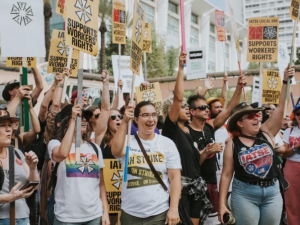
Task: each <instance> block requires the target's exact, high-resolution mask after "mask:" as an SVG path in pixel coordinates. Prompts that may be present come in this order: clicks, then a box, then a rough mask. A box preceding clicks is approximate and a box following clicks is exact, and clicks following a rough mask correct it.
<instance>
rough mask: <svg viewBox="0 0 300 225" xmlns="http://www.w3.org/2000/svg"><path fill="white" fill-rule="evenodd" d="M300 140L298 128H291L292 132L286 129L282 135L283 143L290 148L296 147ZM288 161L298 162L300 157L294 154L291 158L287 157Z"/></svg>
mask: <svg viewBox="0 0 300 225" xmlns="http://www.w3.org/2000/svg"><path fill="white" fill-rule="evenodd" d="M299 139H300V130H299V128H298V126H295V127H293V130H292V131H291V128H288V129H286V130H285V131H284V133H283V141H284V142H285V143H287V144H289V145H290V148H292V147H293V146H295V145H297V144H298V142H299ZM288 159H289V160H292V161H294V162H300V155H299V154H297V153H295V154H293V155H292V156H290V157H288Z"/></svg>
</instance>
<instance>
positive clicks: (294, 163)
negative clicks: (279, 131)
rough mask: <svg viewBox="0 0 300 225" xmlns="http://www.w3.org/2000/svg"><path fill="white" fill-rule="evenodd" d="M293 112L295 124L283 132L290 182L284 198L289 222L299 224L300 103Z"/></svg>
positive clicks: (288, 179) (286, 171)
mask: <svg viewBox="0 0 300 225" xmlns="http://www.w3.org/2000/svg"><path fill="white" fill-rule="evenodd" d="M293 113H294V118H293V124H292V125H293V126H292V127H291V128H287V129H286V130H285V131H284V134H283V142H284V146H285V149H286V151H285V153H284V154H283V157H285V158H287V160H286V163H285V167H284V169H283V172H284V176H285V178H286V179H287V181H288V182H289V183H290V187H289V189H288V190H287V191H286V192H285V193H284V200H285V208H286V213H287V223H288V224H299V223H300V215H299V207H300V196H299V187H300V179H299V177H300V176H299V175H300V141H299V140H300V103H298V104H297V105H296V106H295V107H294V110H293ZM297 207H298V208H297Z"/></svg>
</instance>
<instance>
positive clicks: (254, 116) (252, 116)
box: [241, 113, 260, 121]
mask: <svg viewBox="0 0 300 225" xmlns="http://www.w3.org/2000/svg"><path fill="white" fill-rule="evenodd" d="M259 117H260V115H259V114H257V113H252V114H249V115H248V116H246V117H244V118H242V119H241V121H242V120H244V119H248V120H254V119H255V118H259Z"/></svg>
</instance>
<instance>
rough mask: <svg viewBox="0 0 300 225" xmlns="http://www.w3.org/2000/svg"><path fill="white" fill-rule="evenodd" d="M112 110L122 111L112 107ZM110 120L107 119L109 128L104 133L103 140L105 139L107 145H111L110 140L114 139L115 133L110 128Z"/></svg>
mask: <svg viewBox="0 0 300 225" xmlns="http://www.w3.org/2000/svg"><path fill="white" fill-rule="evenodd" d="M110 111H117V112H119V113H120V111H119V110H117V109H111V110H110ZM109 120H110V118H109V119H108V121H107V129H106V132H105V134H104V137H103V140H104V144H106V145H108V146H109V147H110V144H111V143H110V142H111V140H112V139H113V137H114V134H113V133H112V132H111V131H110V129H109V125H108V123H109Z"/></svg>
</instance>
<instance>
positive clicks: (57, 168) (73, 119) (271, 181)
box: [0, 53, 300, 225]
mask: <svg viewBox="0 0 300 225" xmlns="http://www.w3.org/2000/svg"><path fill="white" fill-rule="evenodd" d="M185 61H186V53H181V54H180V57H179V69H178V75H177V78H176V84H175V88H174V92H173V95H172V96H170V97H169V98H167V99H166V100H165V101H164V102H163V105H162V112H157V111H156V108H155V106H154V105H153V104H152V103H151V102H145V101H142V102H136V100H135V96H130V94H128V93H124V94H123V98H124V99H123V100H124V102H125V105H124V106H122V107H121V108H118V105H119V104H118V103H119V102H120V101H121V99H119V96H122V95H119V94H116V95H115V99H114V100H113V103H112V104H111V103H110V96H109V81H108V77H109V74H108V71H106V70H104V71H102V74H101V77H102V82H103V89H102V97H101V103H100V104H98V105H92V104H93V102H92V99H90V98H88V97H87V95H86V94H85V93H84V92H83V93H82V96H81V101H80V102H81V104H78V98H77V96H78V93H77V91H74V92H73V94H72V96H71V99H70V103H61V98H62V94H63V85H64V78H65V77H66V76H69V75H70V70H69V69H65V70H64V71H63V72H62V73H57V74H56V76H55V80H54V83H53V85H52V86H51V88H50V89H49V90H47V91H46V92H45V94H44V97H43V100H42V102H41V106H40V109H39V110H38V112H39V113H38V115H36V113H35V110H34V109H33V107H34V106H35V104H36V102H37V99H38V97H39V95H40V93H41V92H42V90H43V88H44V87H43V85H42V81H41V79H42V78H41V76H40V74H39V72H38V71H37V70H36V69H33V74H34V78H35V89H34V90H33V91H31V90H30V88H29V87H28V86H21V85H20V83H19V82H18V81H16V80H14V81H12V82H9V83H7V85H6V86H5V88H4V90H3V93H2V95H3V98H4V99H5V100H6V101H7V102H8V103H7V104H3V105H1V106H0V108H1V109H0V175H1V178H2V180H1V179H0V182H1V183H0V225H2V224H9V220H10V203H11V202H15V214H16V224H18V225H26V224H28V223H30V224H34V225H35V224H41V225H46V224H54V225H63V224H68V225H69V224H86V225H94V224H103V225H109V224H113V225H116V224H117V223H121V224H122V225H142V224H145V225H146V224H147V225H163V224H169V225H176V224H179V223H180V222H181V218H180V215H179V210H178V205H179V202H181V203H182V205H183V207H184V208H185V210H186V213H187V214H188V216H189V218H190V224H193V225H199V224H220V223H225V221H223V218H224V215H225V214H229V215H230V216H232V217H234V218H235V224H237V225H266V224H267V225H278V224H288V225H297V224H300V213H299V207H298V206H300V199H299V198H300V195H299V194H298V192H297V190H298V188H299V187H300V179H299V176H298V175H300V142H299V138H300V125H299V124H300V103H298V104H296V106H295V107H294V110H293V118H292V122H291V121H290V117H289V116H287V115H284V110H285V109H284V107H285V97H286V96H285V95H286V88H287V85H286V83H287V80H288V78H290V77H292V76H294V74H295V69H294V67H291V68H287V69H286V70H285V72H284V78H283V85H282V90H281V93H280V99H279V104H278V105H276V106H275V105H272V104H271V105H262V106H258V104H256V103H253V104H248V103H247V102H242V103H240V99H241V96H242V92H243V88H244V87H245V86H246V85H247V77H246V74H242V75H240V77H239V78H238V80H237V84H236V87H235V91H234V93H233V95H232V97H231V99H230V100H229V101H227V98H226V96H227V84H226V83H227V75H226V74H225V75H224V78H223V87H222V92H221V96H214V97H210V98H207V99H206V98H205V95H206V93H207V91H209V90H210V89H212V88H213V82H214V81H213V79H211V78H208V79H206V81H205V87H203V88H198V89H197V90H195V93H194V94H193V95H191V96H189V97H188V98H187V99H186V98H185V97H184V68H183V64H184V63H185ZM122 85H123V83H122V81H121V80H120V81H119V82H118V86H119V89H120V90H121V89H122ZM142 85H143V86H145V87H147V86H148V85H149V83H147V82H144V83H142ZM131 97H132V98H133V99H132V100H134V101H132V102H134V103H133V104H131V103H130V100H131ZM25 99H27V101H28V105H29V115H30V127H31V129H30V130H29V131H27V132H24V131H23V130H22V129H20V120H19V118H21V117H22V115H23V114H22V111H21V108H22V107H21V106H22V103H23V102H24V100H25ZM79 119H80V121H81V123H79V127H76V123H77V120H79ZM131 121H132V122H133V123H132V126H131V130H128V126H129V124H130V123H131ZM162 121H163V122H162ZM78 129H79V130H80V140H76V130H78ZM128 132H130V136H128V135H129V134H128ZM128 140H129V142H128V143H130V145H129V148H128V149H127V148H125V146H126V144H127V141H128ZM76 141H79V142H80V156H79V158H80V161H77V159H78V158H77V156H76V152H77V150H76V147H77V145H76ZM10 146H13V148H11V147H10ZM9 149H10V150H11V151H13V152H14V153H13V155H12V156H13V157H14V159H15V161H14V165H15V169H14V171H15V175H14V181H13V184H14V185H13V187H12V186H11V183H12V181H11V180H10V179H11V176H10V171H9V156H11V155H10V152H11V151H10V150H9ZM13 149H14V150H13ZM144 151H145V152H144ZM144 154H147V155H148V156H149V158H150V161H151V165H150V163H148V162H147V160H146V158H147V157H146V156H145V155H144ZM126 157H128V158H126ZM141 157H144V160H141ZM104 159H119V160H120V162H121V164H122V166H123V168H124V167H125V162H127V159H130V160H129V161H128V177H127V180H126V181H123V183H122V195H121V197H122V205H121V212H120V213H121V216H120V218H118V214H109V210H108V201H107V194H106V188H105V183H104V177H105V175H106V174H105V173H104V172H103V168H104V167H105V166H106V165H104ZM151 166H153V167H154V168H151ZM298 167H299V168H298ZM153 169H154V170H155V171H156V172H153ZM298 169H299V171H298ZM135 171H141V172H143V174H144V175H141V174H138V173H136V172H135ZM280 171H283V173H284V176H285V178H286V179H287V181H288V182H289V188H288V189H287V191H286V192H284V193H283V192H282V193H281V192H280V188H279V186H280V183H279V173H280ZM155 173H157V174H158V176H159V177H160V178H161V180H162V181H159V179H157V178H156V174H155ZM143 179H147V180H148V181H151V182H149V183H143ZM30 181H32V182H39V186H36V187H35V186H29V187H27V188H25V189H22V188H21V187H22V186H24V185H25V184H26V183H28V182H30ZM161 182H163V184H161ZM166 189H167V190H168V191H166ZM230 199H231V200H230ZM37 202H38V203H39V204H36V203H37ZM286 220H287V221H286Z"/></svg>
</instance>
